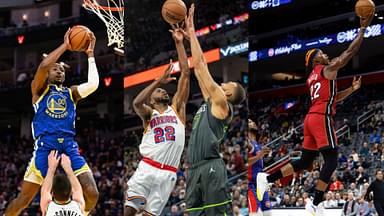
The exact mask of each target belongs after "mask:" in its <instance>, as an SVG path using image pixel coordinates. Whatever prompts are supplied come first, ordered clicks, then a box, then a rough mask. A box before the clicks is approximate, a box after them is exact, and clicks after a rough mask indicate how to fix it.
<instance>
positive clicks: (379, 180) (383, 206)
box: [364, 169, 384, 216]
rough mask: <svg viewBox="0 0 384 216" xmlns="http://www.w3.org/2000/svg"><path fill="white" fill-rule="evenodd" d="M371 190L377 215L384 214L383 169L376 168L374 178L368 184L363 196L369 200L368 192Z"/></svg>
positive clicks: (381, 215) (383, 215)
mask: <svg viewBox="0 0 384 216" xmlns="http://www.w3.org/2000/svg"><path fill="white" fill-rule="evenodd" d="M371 192H373V203H374V205H375V209H376V211H377V213H378V214H379V216H384V181H383V171H382V170H381V169H378V170H376V179H375V180H374V181H373V182H372V183H371V184H370V185H369V187H368V189H367V192H366V193H365V196H364V198H365V199H366V200H370V193H371Z"/></svg>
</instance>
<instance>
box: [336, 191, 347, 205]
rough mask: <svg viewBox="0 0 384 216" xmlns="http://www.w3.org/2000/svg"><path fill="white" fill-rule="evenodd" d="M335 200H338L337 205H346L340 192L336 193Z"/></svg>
mask: <svg viewBox="0 0 384 216" xmlns="http://www.w3.org/2000/svg"><path fill="white" fill-rule="evenodd" d="M335 202H336V205H337V207H343V206H344V204H345V200H344V199H342V198H341V194H340V193H336V194H335Z"/></svg>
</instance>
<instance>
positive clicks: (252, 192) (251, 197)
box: [248, 184, 258, 216]
mask: <svg viewBox="0 0 384 216" xmlns="http://www.w3.org/2000/svg"><path fill="white" fill-rule="evenodd" d="M256 200H257V198H256V186H255V185H254V184H248V212H249V215H250V216H255V215H256V212H257V209H258V205H257V201H256Z"/></svg>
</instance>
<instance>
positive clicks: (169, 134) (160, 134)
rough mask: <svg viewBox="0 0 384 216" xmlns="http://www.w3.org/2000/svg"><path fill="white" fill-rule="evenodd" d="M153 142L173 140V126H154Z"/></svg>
mask: <svg viewBox="0 0 384 216" xmlns="http://www.w3.org/2000/svg"><path fill="white" fill-rule="evenodd" d="M154 132H155V143H156V144H158V143H161V142H164V141H175V128H174V127H172V126H167V127H165V128H164V129H163V128H160V127H158V128H155V130H154Z"/></svg>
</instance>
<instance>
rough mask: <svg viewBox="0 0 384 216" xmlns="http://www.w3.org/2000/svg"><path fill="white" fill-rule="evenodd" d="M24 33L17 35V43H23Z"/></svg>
mask: <svg viewBox="0 0 384 216" xmlns="http://www.w3.org/2000/svg"><path fill="white" fill-rule="evenodd" d="M24 38H25V37H24V35H19V36H17V42H18V43H19V44H23V43H24Z"/></svg>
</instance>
